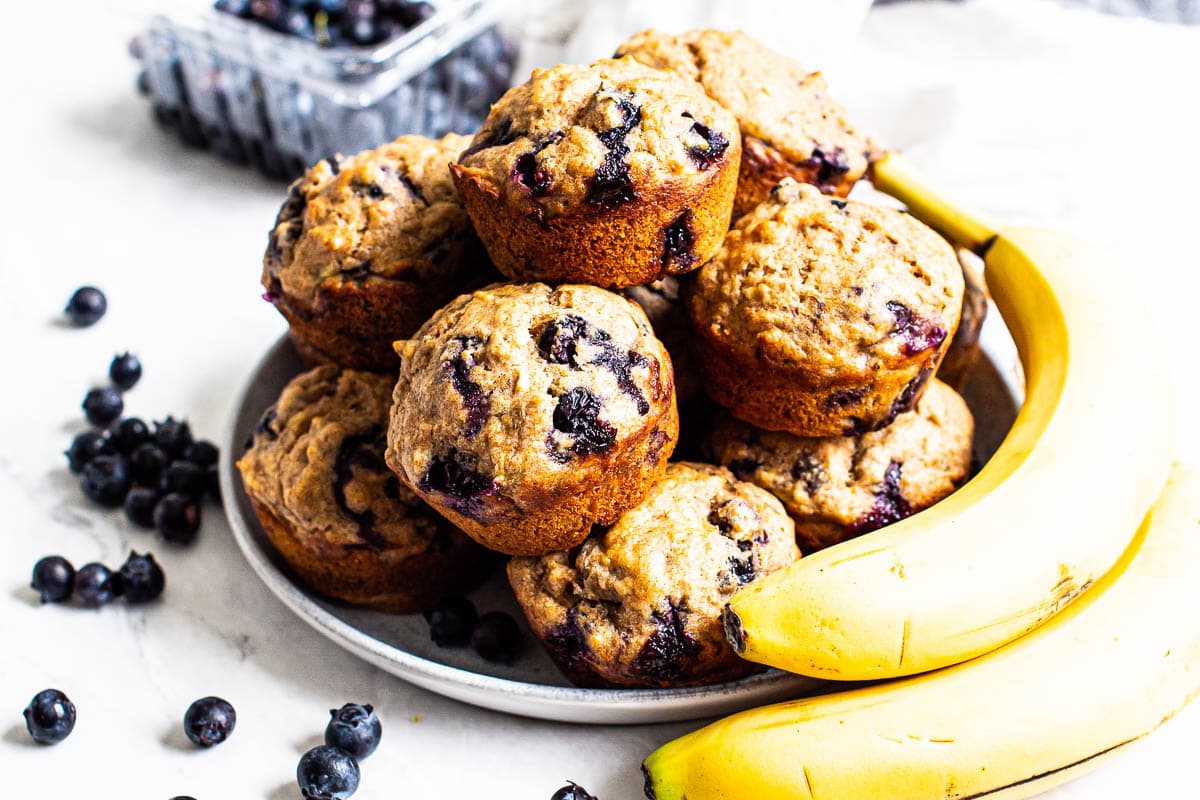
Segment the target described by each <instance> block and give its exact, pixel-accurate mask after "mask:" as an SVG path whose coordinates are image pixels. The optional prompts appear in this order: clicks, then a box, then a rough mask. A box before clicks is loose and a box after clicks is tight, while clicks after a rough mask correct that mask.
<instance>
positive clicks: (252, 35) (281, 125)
mask: <svg viewBox="0 0 1200 800" xmlns="http://www.w3.org/2000/svg"><path fill="white" fill-rule="evenodd" d="M505 6H506V3H505V2H503V1H500V2H497V1H496V0H443V2H439V3H436V4H434V6H433V9H434V10H433V13H432V15H431V16H429V17H428V18H427V19H425V20H424V21H422V22H420V23H418V24H417V25H415V26H414V27H412V28H410V29H409V30H407V31H405V32H403V33H401V34H399V35H397V36H395V37H393V38H391V39H389V40H387V41H384V42H382V43H380V44H377V45H373V46H347V45H339V46H333V47H327V46H322V45H320V44H317V43H316V42H314V41H310V40H307V39H303V38H297V37H295V36H291V35H289V34H287V33H281V32H279V31H277V30H274V29H272V28H270V27H267V26H265V25H263V24H262V23H260V22H258V21H255V20H248V19H243V18H240V17H238V16H234V15H232V14H229V13H225V12H222V11H218V10H216V9H215V8H200V9H198V10H196V11H195V12H190V13H181V14H172V15H165V14H164V15H158V16H155V17H154V18H152V19H151V21H150V23H149V26H148V27H147V29H146V30H145V31H143V32H142V33H140V34H138V35H137V36H136V37H135V38H134V40H133V41H132V42H131V45H130V50H131V52H132V54H133V56H134V57H135V58H136V59H138V61H139V62H140V63H141V73H140V74H139V75H138V89H139V91H140V92H141V93H142V94H144V95H145V96H146V97H147V98H148V99H149V100H150V102H151V104H152V108H153V112H154V115H155V118H156V119H157V120H158V122H159V123H160V124H161V125H162V126H163V127H164V128H166V129H168V130H170V131H173V132H174V133H175V134H176V135H178V136H179V137H180V138H181V139H182V140H183V141H184V143H185V144H187V145H190V146H193V147H207V148H210V149H212V150H213V151H214V152H216V153H218V154H219V155H221V156H222V157H224V158H226V159H227V160H230V161H234V162H237V163H248V164H253V165H254V166H256V167H257V168H258V169H259V170H260V171H262V172H263V173H265V174H267V175H269V176H271V177H275V178H284V179H290V178H294V177H297V176H298V175H300V174H301V173H302V172H303V171H304V168H305V167H306V166H307V165H309V164H312V163H315V162H316V161H318V160H319V159H321V158H324V157H326V156H329V155H332V154H334V153H347V154H349V153H355V152H358V151H359V150H364V149H367V148H371V147H376V146H378V145H380V144H382V143H383V142H386V141H390V140H391V139H394V138H395V137H397V136H400V135H401V134H405V133H419V134H424V135H426V136H434V137H437V136H442V135H444V134H446V133H449V132H460V133H471V132H473V131H474V130H475V129H476V128H478V127H479V125H480V124H481V123H482V122H483V120H484V118H485V117H486V116H487V113H488V109H489V107H490V105H491V103H492V102H493V101H494V100H495V99H496V98H497V97H499V96H500V95H501V94H502V93H503V92H504V90H505V89H506V88H508V86H509V84H510V82H511V78H512V70H513V65H514V63H515V61H516V58H517V48H516V44H515V39H513V38H511V37H508V36H506V35H504V34H503V33H502V32H501V30H500V27H499V26H498V24H497V23H498V22H499V20H500V17H501V12H502V11H503V10H504V9H505Z"/></svg>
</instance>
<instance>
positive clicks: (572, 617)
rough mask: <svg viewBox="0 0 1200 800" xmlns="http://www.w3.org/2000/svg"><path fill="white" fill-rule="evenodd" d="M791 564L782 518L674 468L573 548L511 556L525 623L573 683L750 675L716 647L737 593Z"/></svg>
mask: <svg viewBox="0 0 1200 800" xmlns="http://www.w3.org/2000/svg"><path fill="white" fill-rule="evenodd" d="M799 556H800V551H799V550H798V549H797V547H796V540H795V536H794V533H793V528H792V521H791V519H789V518H788V515H787V514H786V513H785V512H784V510H783V507H782V506H781V505H780V503H779V501H778V500H776V499H775V498H774V497H772V496H771V495H770V494H769V493H767V492H766V491H764V490H762V489H760V488H758V487H757V486H754V485H752V484H749V483H745V482H741V481H737V480H735V479H734V477H733V475H731V474H730V473H729V471H728V470H725V469H721V468H719V467H712V466H709V465H707V464H694V463H688V462H677V463H674V464H671V466H670V467H669V468H668V469H667V473H666V475H665V476H664V477H663V479H662V480H661V481H659V482H658V484H657V485H656V486H655V487H654V489H653V490H652V491H651V493H650V494H649V495H648V496H647V497H646V498H645V499H644V500H643V501H642V502H641V503H639V504H638V505H637V506H635V507H633V508H631V509H629V510H628V511H626V512H625V513H624V514H622V515H621V516H620V517H619V518H618V519H617V520H616V522H615V523H613V525H612V527H610V528H602V529H598V530H596V531H594V532H593V533H592V535H591V536H589V537H588V538H587V540H586V541H585V542H583V544H582V545H580V546H579V547H577V548H575V549H573V550H571V551H570V552H566V553H550V554H548V555H545V556H541V557H539V558H514V559H513V560H512V561H510V562H509V565H508V578H509V582H510V583H511V584H512V587H513V591H514V593H515V594H516V597H517V602H518V603H520V605H521V608H522V610H523V611H524V612H525V616H526V618H527V619H528V620H529V626H530V628H531V629H532V630H533V632H534V633H535V635H537V637H538V638H539V639H541V641H542V643H543V644H544V645H545V646H546V649H547V650H548V651H549V653H550V655H551V656H553V658H554V659H555V661H556V662H557V663H558V665H559V667H560V668H561V669H562V670H563V672H564V673H566V675H567V676H568V677H569V678H571V680H572V681H574V682H576V683H578V684H581V685H584V686H643V687H669V686H689V685H697V684H705V683H716V682H718V681H723V680H730V679H733V678H738V677H741V676H743V675H747V674H749V673H751V672H754V671H755V670H757V669H759V667H757V666H756V665H754V664H751V663H749V662H747V661H742V660H741V659H740V658H738V657H737V655H736V654H735V653H734V652H733V649H732V648H731V647H730V646H729V644H728V643H727V642H726V640H725V633H724V629H723V627H722V624H721V610H722V608H724V606H725V603H726V602H727V601H728V600H729V598H730V596H732V595H733V593H734V592H735V591H737V590H738V588H739V587H741V586H745V585H746V584H748V583H750V582H752V581H754V580H756V579H757V578H759V577H762V576H763V575H768V574H770V573H772V572H774V571H775V570H778V569H782V568H784V567H786V566H787V565H788V564H791V563H792V562H793V561H795V560H796V559H797V558H799Z"/></svg>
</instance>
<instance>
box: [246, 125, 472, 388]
mask: <svg viewBox="0 0 1200 800" xmlns="http://www.w3.org/2000/svg"><path fill="white" fill-rule="evenodd" d="M467 141H468V139H467V138H466V137H463V136H457V135H454V134H450V135H447V136H445V137H443V138H442V139H438V140H434V139H427V138H425V137H423V136H401V137H400V138H399V139H397V140H396V141H394V142H390V143H388V144H385V145H383V146H382V147H378V148H376V149H375V150H367V151H365V152H362V153H359V154H357V155H354V156H351V157H349V158H341V157H336V156H335V157H331V158H327V159H324V160H322V161H319V162H317V164H316V165H315V166H313V167H312V168H311V169H309V170H308V172H307V173H306V174H305V175H304V177H303V178H301V179H299V180H298V181H296V182H295V183H293V184H292V186H291V188H290V189H289V190H288V196H287V200H286V201H285V202H284V204H283V207H282V208H281V209H280V211H279V216H278V218H277V219H276V221H275V227H274V229H273V230H272V231H271V235H270V241H269V243H268V246H267V252H266V255H265V256H264V259H263V286H264V287H265V288H266V295H265V297H266V299H267V300H269V301H270V302H272V303H273V304H274V305H275V307H276V308H277V309H279V311H280V313H281V314H283V316H284V317H286V318H287V321H288V323H289V325H290V328H291V336H292V341H293V342H294V343H295V345H296V349H297V350H299V351H300V353H301V355H302V356H304V358H305V360H306V361H308V362H309V363H334V364H338V365H341V366H344V367H351V368H355V369H370V370H394V369H395V368H396V367H397V365H398V364H397V361H396V356H395V353H394V352H393V351H392V341H393V340H395V339H400V338H404V337H406V336H410V335H411V334H412V333H413V331H415V330H416V329H417V328H418V327H420V325H421V323H423V322H424V321H425V320H426V319H428V318H429V315H430V314H432V313H433V312H434V311H435V310H437V309H438V308H439V307H440V306H442V305H443V304H444V303H446V301H448V300H450V298H452V297H454V296H456V295H457V294H459V293H460V292H462V291H465V290H467V289H468V288H469V287H471V286H472V285H476V286H478V285H482V284H483V283H486V282H487V281H488V280H491V279H492V277H493V276H494V275H495V272H494V270H493V269H492V267H491V265H490V264H489V263H488V260H487V255H486V253H485V252H484V250H483V247H482V246H481V245H480V243H479V240H478V239H477V238H476V236H475V233H474V231H473V230H472V228H471V221H470V219H468V217H467V213H466V211H465V210H464V209H463V207H462V204H461V203H460V202H459V200H458V195H457V193H456V192H455V190H454V184H453V182H452V181H451V179H450V173H449V171H448V170H447V168H446V165H447V164H448V163H449V162H450V161H451V160H453V159H454V157H455V156H456V155H457V154H458V153H459V151H461V150H462V148H463V147H465V146H466V144H467Z"/></svg>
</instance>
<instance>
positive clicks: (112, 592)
mask: <svg viewBox="0 0 1200 800" xmlns="http://www.w3.org/2000/svg"><path fill="white" fill-rule="evenodd" d="M120 594H121V579H120V577H119V576H118V575H116V574H114V573H113V571H112V570H110V569H109V568H108V567H106V566H104V565H103V564H97V563H96V562H94V561H93V562H92V563H90V564H84V565H83V566H82V567H80V568H79V571H78V572H76V573H75V598H76V599H77V600H78V601H79V602H80V603H81V604H82V605H83V607H84V608H99V607H100V606H103V605H107V604H108V603H111V602H112V601H113V600H115V599H116V598H117V596H118V595H120Z"/></svg>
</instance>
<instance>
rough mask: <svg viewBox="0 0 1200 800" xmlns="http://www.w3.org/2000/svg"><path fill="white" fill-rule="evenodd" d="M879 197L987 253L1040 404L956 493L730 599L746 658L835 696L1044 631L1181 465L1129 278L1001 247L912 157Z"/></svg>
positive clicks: (1157, 361)
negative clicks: (831, 683) (816, 682)
mask: <svg viewBox="0 0 1200 800" xmlns="http://www.w3.org/2000/svg"><path fill="white" fill-rule="evenodd" d="M874 181H875V183H876V185H877V186H879V187H880V188H881V189H883V190H884V191H887V192H889V193H890V194H893V195H895V196H896V197H898V198H899V199H900V200H902V201H903V202H905V203H906V204H907V205H908V207H909V209H910V210H911V211H912V212H913V213H915V214H917V215H918V216H922V217H923V218H924V221H925V222H927V223H929V224H930V225H931V226H932V227H934V228H936V229H938V230H940V231H942V232H943V233H944V234H946V235H947V236H949V237H951V238H953V239H955V240H957V241H959V242H966V243H970V244H972V245H973V246H974V247H975V248H976V249H977V250H979V251H980V252H981V253H982V254H983V256H984V263H985V278H986V281H987V285H988V288H989V290H990V291H991V293H992V295H993V297H994V299H995V301H996V305H997V306H998V308H999V310H1000V313H1001V315H1002V316H1003V318H1004V321H1005V323H1007V325H1008V328H1009V330H1010V331H1011V332H1012V335H1013V338H1014V340H1015V341H1016V344H1017V349H1018V351H1019V353H1020V357H1021V363H1022V366H1023V367H1024V372H1025V378H1026V396H1025V403H1024V405H1023V406H1022V408H1021V411H1020V413H1019V414H1018V417H1017V420H1016V422H1015V423H1014V425H1013V427H1012V430H1011V431H1010V432H1009V434H1008V436H1007V438H1006V439H1005V440H1004V442H1003V443H1002V444H1001V446H1000V448H999V450H998V451H997V452H996V453H995V455H994V456H993V457H992V458H991V460H990V461H989V462H988V463H987V465H986V466H985V467H984V468H983V470H982V471H981V472H980V473H979V474H978V475H977V476H976V477H975V478H974V479H973V480H972V481H970V482H969V483H968V484H967V485H966V486H964V487H963V488H962V489H960V490H959V491H958V492H956V493H955V494H953V495H951V496H950V497H949V498H947V499H946V500H944V501H942V502H941V503H939V504H937V505H936V506H934V507H932V508H930V509H928V510H926V511H923V512H921V513H919V514H917V515H915V516H913V517H910V518H908V519H906V520H903V521H901V522H899V523H897V524H895V525H892V526H889V527H888V528H886V529H884V530H881V531H877V532H875V533H871V534H868V535H866V536H862V537H859V538H857V539H852V540H850V541H847V542H843V543H842V544H839V545H837V546H835V547H831V548H829V549H827V550H822V551H821V552H818V553H815V554H813V555H810V556H807V557H805V558H802V559H800V560H799V561H797V562H796V563H795V564H793V565H791V566H790V567H788V568H787V569H785V570H782V571H780V572H776V573H774V574H772V575H770V576H767V577H765V578H761V579H759V580H757V581H755V582H754V583H752V584H749V585H748V586H747V587H745V588H744V589H742V590H740V591H739V592H738V593H737V594H736V595H734V597H733V598H732V599H731V602H730V603H729V607H728V609H727V612H726V627H727V630H728V632H729V636H730V641H731V642H732V643H733V644H734V646H735V647H736V648H737V649H738V651H739V652H740V653H741V654H742V656H743V657H744V658H747V659H749V660H751V661H757V662H761V663H763V664H769V665H771V666H775V667H780V668H782V669H786V670H789V671H791V672H796V673H799V674H802V675H809V676H813V677H819V678H829V679H835V680H864V679H878V678H892V677H898V676H904V675H912V674H915V673H919V672H924V671H927V670H930V669H936V668H939V667H944V666H947V665H949V664H954V663H958V662H960V661H964V660H966V659H969V658H972V657H974V656H977V655H980V654H981V653H986V652H988V651H989V650H993V649H995V648H996V647H999V646H1000V645H1002V644H1004V643H1005V642H1008V641H1011V640H1012V639H1014V638H1016V637H1018V636H1020V635H1021V634H1023V633H1025V632H1027V631H1029V630H1031V629H1033V628H1035V627H1036V626H1037V625H1039V624H1041V623H1042V622H1044V621H1045V620H1046V619H1047V618H1049V617H1050V616H1052V615H1053V614H1054V613H1056V612H1058V611H1059V610H1061V609H1062V608H1063V607H1064V606H1065V605H1067V604H1068V603H1070V602H1071V601H1072V600H1073V599H1074V598H1075V597H1076V596H1078V595H1079V594H1080V593H1081V592H1083V591H1084V590H1085V589H1087V588H1088V586H1090V585H1091V584H1092V582H1093V581H1095V580H1097V579H1099V578H1100V576H1101V575H1103V574H1104V573H1105V572H1107V571H1108V570H1109V569H1110V568H1111V567H1112V565H1113V564H1114V563H1115V562H1116V560H1117V558H1118V557H1119V556H1120V554H1121V552H1122V551H1123V550H1124V549H1125V547H1126V545H1127V544H1128V543H1129V535H1130V531H1132V530H1134V529H1135V528H1136V527H1137V522H1138V520H1139V519H1140V518H1141V516H1142V514H1144V513H1145V511H1146V509H1147V508H1148V507H1149V506H1150V503H1151V502H1152V501H1153V500H1154V498H1155V497H1156V496H1157V494H1158V492H1159V489H1160V488H1161V487H1162V484H1163V481H1164V480H1165V477H1166V474H1167V469H1168V467H1169V465H1170V461H1171V458H1172V455H1173V451H1174V433H1173V394H1172V390H1171V386H1170V377H1169V373H1168V370H1167V368H1166V365H1165V363H1164V358H1163V356H1162V354H1161V350H1160V348H1159V347H1158V345H1157V342H1156V341H1155V340H1154V337H1153V334H1152V333H1151V331H1152V328H1153V326H1152V325H1151V324H1150V323H1149V320H1148V315H1147V312H1146V310H1145V309H1144V308H1143V307H1142V306H1141V305H1140V304H1139V303H1138V302H1137V299H1136V294H1137V293H1136V292H1135V291H1133V290H1132V288H1133V287H1131V286H1130V280H1129V277H1128V276H1123V275H1121V274H1119V273H1117V272H1116V271H1115V270H1113V269H1112V268H1111V267H1110V266H1108V265H1107V263H1106V262H1105V260H1104V259H1103V258H1102V257H1101V256H1100V255H1099V254H1098V253H1096V252H1095V251H1093V250H1092V249H1090V248H1089V247H1087V246H1086V245H1084V244H1083V243H1081V242H1079V241H1077V240H1075V239H1072V238H1070V237H1067V236H1064V235H1061V234H1057V233H1053V232H1050V231H1045V230H1038V229H1032V228H1008V229H1002V230H1000V231H999V232H994V229H993V228H992V227H991V226H990V225H989V224H988V223H986V222H982V221H980V220H978V219H977V218H974V217H972V216H970V215H968V214H965V213H963V212H960V211H958V210H956V209H955V207H954V206H953V205H951V204H950V203H948V202H946V201H944V200H942V199H941V198H940V197H939V196H938V195H936V194H935V193H933V192H931V191H930V190H929V189H928V188H927V187H926V186H925V185H923V184H922V183H921V182H920V180H919V179H918V178H917V177H916V176H915V173H914V172H913V171H912V170H911V168H910V167H909V166H908V165H907V164H906V163H905V162H904V161H903V159H902V158H901V157H900V156H897V155H889V156H886V157H885V158H884V159H883V160H882V161H881V162H879V163H878V164H877V165H876V166H875V168H874Z"/></svg>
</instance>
